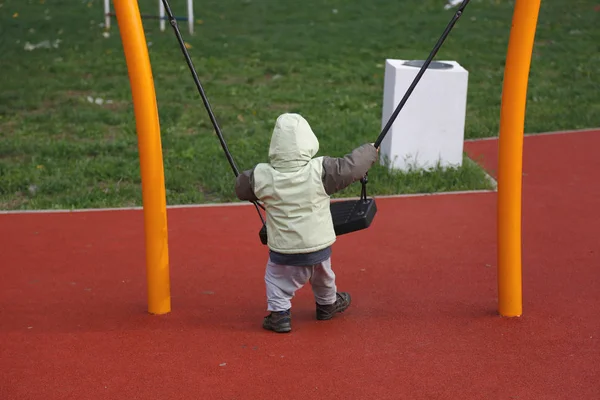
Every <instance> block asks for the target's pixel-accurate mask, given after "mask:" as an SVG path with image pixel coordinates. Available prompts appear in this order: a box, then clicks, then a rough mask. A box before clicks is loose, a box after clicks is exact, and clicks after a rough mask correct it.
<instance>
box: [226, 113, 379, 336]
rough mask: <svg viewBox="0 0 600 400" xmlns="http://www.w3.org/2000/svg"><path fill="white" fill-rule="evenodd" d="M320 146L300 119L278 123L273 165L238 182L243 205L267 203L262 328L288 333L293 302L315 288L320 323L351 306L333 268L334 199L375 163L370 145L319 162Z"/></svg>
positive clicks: (291, 117)
mask: <svg viewBox="0 0 600 400" xmlns="http://www.w3.org/2000/svg"><path fill="white" fill-rule="evenodd" d="M318 150H319V141H318V140H317V137H316V136H315V134H314V133H313V131H312V129H311V128H310V125H309V124H308V122H307V121H306V120H305V119H304V118H303V117H302V116H300V115H298V114H282V115H280V116H279V118H277V122H276V123H275V128H274V130H273V136H272V137H271V144H270V147H269V161H270V162H269V163H268V164H267V163H261V164H258V165H256V166H255V167H254V168H253V169H251V170H248V171H244V172H243V173H241V174H240V175H239V176H238V177H237V180H236V185H235V192H236V195H237V197H238V198H239V199H240V200H248V201H256V200H260V201H262V202H263V203H264V206H265V210H266V215H267V220H266V224H267V238H268V247H269V260H268V262H267V267H266V273H265V283H266V291H267V305H268V307H267V310H268V311H270V314H269V315H268V316H266V317H265V319H264V321H263V328H265V329H267V330H272V331H275V332H280V333H281V332H290V331H291V329H292V326H291V299H292V298H293V297H294V294H295V292H296V291H297V290H298V289H300V288H301V287H303V286H304V285H305V284H306V282H309V281H310V283H311V286H312V289H313V294H314V296H315V301H316V309H317V312H316V317H317V319H318V320H328V319H331V318H332V317H333V316H334V315H335V314H336V313H341V312H343V311H344V310H346V309H347V308H348V306H350V300H351V299H350V295H349V294H348V293H345V292H341V293H338V292H337V288H336V284H335V274H334V272H333V270H332V269H331V245H332V244H333V243H334V242H335V240H336V235H335V231H334V228H333V220H332V217H331V212H330V209H329V207H330V204H329V196H330V195H331V194H333V193H335V192H337V191H339V190H342V189H343V188H345V187H346V186H348V185H350V184H351V183H353V182H356V181H357V180H360V179H361V178H362V177H363V176H364V175H365V174H366V173H367V171H368V170H369V168H371V166H372V165H373V163H375V161H376V160H377V154H378V151H377V149H375V147H374V146H373V144H364V145H362V146H360V147H358V148H357V149H355V150H354V151H353V152H352V153H351V154H348V155H346V156H345V157H343V158H332V157H326V156H325V157H317V158H313V156H314V155H315V154H317V152H318Z"/></svg>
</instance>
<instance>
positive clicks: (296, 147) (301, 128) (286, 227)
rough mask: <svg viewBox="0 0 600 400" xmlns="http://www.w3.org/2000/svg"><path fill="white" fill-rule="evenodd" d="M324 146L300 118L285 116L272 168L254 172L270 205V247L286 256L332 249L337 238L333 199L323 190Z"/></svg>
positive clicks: (273, 143)
mask: <svg viewBox="0 0 600 400" xmlns="http://www.w3.org/2000/svg"><path fill="white" fill-rule="evenodd" d="M318 151H319V141H318V139H317V137H316V136H315V134H314V133H313V131H312V129H311V127H310V125H309V124H308V122H307V121H306V120H305V119H304V118H303V117H302V116H300V115H298V114H283V115H281V116H279V118H278V119H277V122H276V124H275V128H274V129H273V135H272V137H271V144H270V147H269V161H270V162H269V163H268V164H267V163H262V164H258V165H257V166H256V167H255V168H254V173H253V181H254V182H253V183H254V185H253V186H254V188H253V189H254V193H255V194H256V197H257V198H259V199H260V200H261V201H262V202H263V203H264V205H265V208H266V211H267V212H266V214H267V221H266V223H267V234H268V246H269V248H270V249H271V250H273V251H276V252H278V253H283V254H298V253H310V252H314V251H318V250H321V249H324V248H326V247H328V246H331V245H332V244H333V243H334V242H335V240H336V235H335V231H334V228H333V221H332V217H331V212H330V208H329V206H330V203H329V202H330V200H329V195H328V194H327V193H326V191H325V187H324V186H323V157H317V158H313V157H314V155H315V154H317V152H318Z"/></svg>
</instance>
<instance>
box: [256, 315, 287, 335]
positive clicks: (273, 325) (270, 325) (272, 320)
mask: <svg viewBox="0 0 600 400" xmlns="http://www.w3.org/2000/svg"><path fill="white" fill-rule="evenodd" d="M263 328H265V329H267V330H269V331H274V332H277V333H287V332H289V331H291V330H292V313H291V312H290V310H287V311H272V312H271V314H269V315H267V316H266V317H265V319H264V320H263Z"/></svg>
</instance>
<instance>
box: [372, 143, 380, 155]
mask: <svg viewBox="0 0 600 400" xmlns="http://www.w3.org/2000/svg"><path fill="white" fill-rule="evenodd" d="M371 146H373V147H375V143H371ZM375 150H377V154H379V148H378V147H375Z"/></svg>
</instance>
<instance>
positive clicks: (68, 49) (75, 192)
mask: <svg viewBox="0 0 600 400" xmlns="http://www.w3.org/2000/svg"><path fill="white" fill-rule="evenodd" d="M140 3H141V6H140V7H141V9H142V11H143V12H147V13H156V8H157V2H156V1H154V0H153V1H146V0H141V1H140ZM444 3H445V1H444V0H424V1H416V0H415V1H406V2H394V1H387V0H372V1H370V2H363V1H360V2H359V1H355V0H354V1H349V0H346V1H342V0H319V1H317V0H304V1H302V2H291V1H279V2H276V1H264V0H263V1H258V0H253V1H250V0H236V1H234V0H207V1H202V2H201V4H198V5H197V7H196V12H197V19H201V20H202V23H201V24H197V25H196V32H195V35H194V36H190V35H189V34H188V32H187V27H186V24H185V23H182V24H181V30H182V34H183V35H184V38H185V40H186V41H187V42H188V43H189V44H190V45H191V46H192V47H191V49H190V53H191V56H192V58H193V60H194V64H195V66H196V68H197V70H198V73H199V76H200V79H201V80H202V82H203V85H204V87H205V90H206V92H207V94H208V96H209V98H210V101H211V104H212V106H213V109H214V112H215V114H216V115H217V118H218V120H219V123H220V125H221V127H222V129H223V132H224V134H225V136H226V139H227V141H228V144H229V147H230V149H231V151H232V153H233V155H234V157H235V158H236V162H237V163H238V165H239V167H240V168H242V169H246V168H250V167H252V166H253V165H254V164H256V163H257V162H262V161H266V159H267V150H268V143H269V139H270V134H271V131H272V126H273V122H274V120H275V119H276V117H277V116H278V115H279V114H280V113H282V112H288V111H289V112H299V113H301V114H303V115H305V116H306V117H307V119H308V120H309V121H310V123H311V125H312V126H313V129H314V130H315V132H316V133H317V135H318V137H319V139H320V143H321V146H320V152H319V154H320V155H322V154H327V155H332V156H341V155H343V154H345V153H347V152H348V151H350V150H351V149H352V148H353V147H355V146H358V145H360V144H362V143H364V142H372V141H374V140H375V138H376V137H377V135H378V134H379V131H380V128H381V121H380V119H381V106H382V105H381V102H382V97H383V96H382V88H383V64H384V62H385V59H386V58H405V59H423V58H425V57H426V56H427V55H428V54H429V51H430V50H431V47H432V46H433V44H434V43H435V41H436V40H437V39H438V37H439V35H440V34H441V32H442V31H443V29H444V27H445V26H446V24H447V23H448V21H449V20H450V18H451V16H452V14H453V12H454V11H453V10H444V8H443V5H444ZM513 4H514V2H513V1H495V0H479V1H478V0H472V1H471V3H470V4H469V6H468V7H467V10H466V12H465V14H464V16H463V17H462V18H461V19H460V21H459V22H458V23H457V25H456V26H455V28H454V30H453V31H452V33H451V34H450V37H449V38H448V39H447V41H446V42H445V43H444V46H443V47H442V49H441V50H440V52H439V53H438V56H437V59H455V60H458V61H459V62H460V63H461V64H462V65H463V66H465V68H467V69H468V70H469V73H470V75H469V92H468V108H467V119H466V136H467V137H468V138H476V137H489V136H495V135H496V134H497V131H498V124H499V111H500V96H501V91H502V77H503V71H504V59H505V55H506V47H507V43H508V36H509V32H510V25H511V18H512V12H513ZM0 5H1V7H0V35H1V36H0V37H2V40H1V41H0V54H2V57H0V71H2V73H1V75H0V134H1V139H0V208H2V209H36V208H37V209H39V208H71V207H74V208H86V207H114V206H131V205H140V204H141V182H140V174H139V161H138V153H137V137H136V127H135V120H134V115H133V106H132V102H131V91H130V86H129V78H128V74H127V68H126V64H125V59H124V55H123V49H122V45H121V41H120V36H119V31H118V26H117V24H116V21H115V20H114V19H113V26H112V29H111V30H110V37H108V38H105V37H103V35H102V33H103V32H104V30H103V28H102V27H101V26H99V25H100V24H101V23H102V22H103V17H102V14H103V8H102V1H98V0H95V1H73V0H69V1H67V0H64V1H43V0H36V1H27V0H19V1H17V0H0ZM171 5H172V7H173V9H174V10H175V12H176V13H179V14H185V2H184V1H182V0H172V1H171ZM596 5H597V2H596V1H594V0H585V1H584V0H570V1H564V0H544V1H543V2H542V9H541V12H540V19H539V27H538V32H537V36H536V44H535V50H534V55H533V60H532V67H531V75H530V89H529V92H528V109H527V118H526V125H525V128H526V131H527V132H543V131H552V130H559V129H577V128H586V127H593V126H600V95H599V94H598V93H600V92H598V87H600V78H599V76H598V73H597V70H598V67H597V65H598V63H599V62H600V28H598V26H599V25H598V20H599V18H600V13H598V12H596V11H594V7H595V6H596ZM333 9H337V10H338V12H337V13H334V12H333V11H332V10H333ZM16 13H18V15H16ZM144 26H145V29H146V39H147V41H148V42H150V43H151V46H150V48H149V49H150V57H151V62H152V68H153V75H154V79H155V88H156V95H157V100H158V106H159V116H160V123H161V134H162V145H163V153H164V164H165V180H166V187H167V202H168V204H184V203H202V202H220V201H231V200H234V194H233V183H234V182H233V179H232V178H233V174H232V172H231V170H230V169H229V165H228V163H227V160H226V159H225V157H224V155H223V153H222V149H221V147H220V145H219V143H218V140H217V138H216V136H215V134H214V132H213V130H212V125H211V124H210V120H209V119H208V117H207V114H206V111H205V109H204V107H203V105H202V102H201V100H200V97H199V95H198V93H197V91H196V88H195V86H194V83H193V81H192V79H191V76H190V73H189V71H188V69H187V66H186V64H185V61H184V59H183V56H182V54H181V51H180V49H179V47H178V43H177V41H176V38H175V35H174V34H173V31H172V29H171V28H170V27H169V26H168V25H167V30H166V31H165V32H160V30H159V27H158V22H157V21H156V20H145V21H144ZM57 39H58V40H60V42H59V43H58V47H57V48H54V47H51V48H49V49H35V50H32V51H27V50H25V49H24V47H25V45H26V43H27V42H29V43H32V44H36V43H39V42H41V41H43V40H49V41H50V43H51V44H52V43H54V41H55V40H57ZM88 97H92V98H94V99H95V98H102V99H104V100H111V101H112V102H111V103H110V104H106V103H105V104H102V105H98V104H93V103H90V102H89V101H88V100H87V98H88ZM483 188H489V183H488V182H487V180H486V179H485V175H484V173H483V171H481V170H480V169H479V168H478V167H476V166H474V165H473V164H472V163H465V164H464V166H463V167H461V168H459V169H451V170H445V171H443V170H437V171H433V172H426V173H421V172H413V173H407V174H401V173H393V174H391V173H389V172H387V170H385V169H384V168H383V167H380V166H375V167H374V168H373V169H372V170H371V172H370V174H369V192H370V194H391V193H420V192H434V191H446V190H471V189H483ZM359 190H360V185H358V184H356V185H353V186H352V187H351V188H349V189H347V190H345V191H344V192H342V193H340V196H348V195H356V194H358V192H359Z"/></svg>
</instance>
